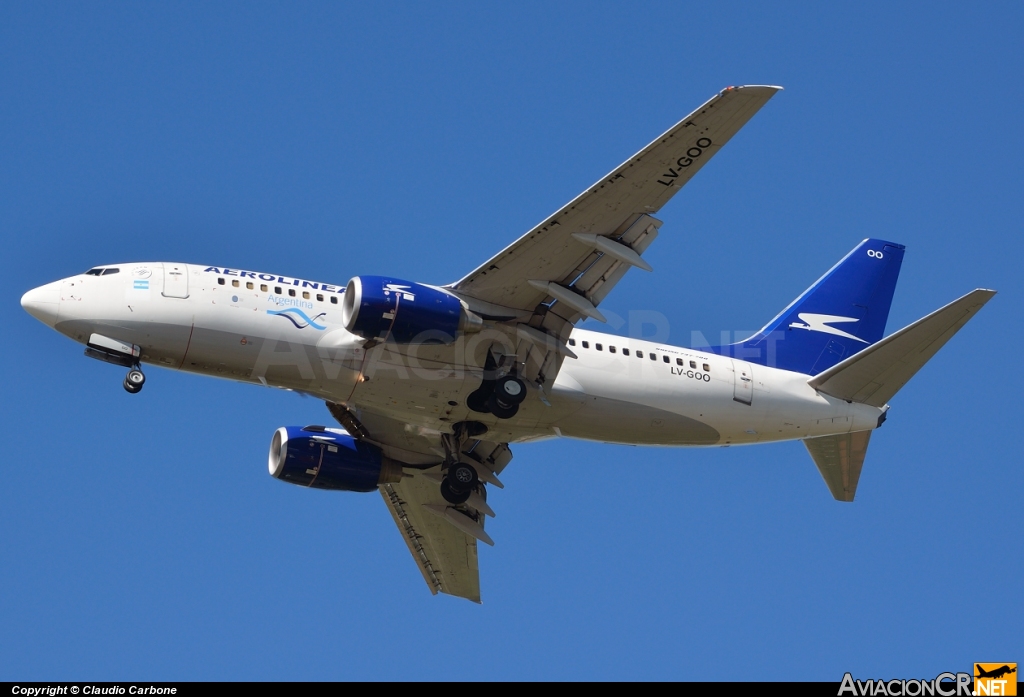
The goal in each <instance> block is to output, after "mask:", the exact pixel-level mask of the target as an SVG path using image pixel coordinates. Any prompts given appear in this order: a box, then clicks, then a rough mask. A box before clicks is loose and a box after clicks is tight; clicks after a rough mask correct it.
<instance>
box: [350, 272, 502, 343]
mask: <svg viewBox="0 0 1024 697" xmlns="http://www.w3.org/2000/svg"><path fill="white" fill-rule="evenodd" d="M341 319H342V322H343V323H344V324H345V328H346V329H348V330H349V331H350V332H352V333H353V334H356V335H357V336H361V337H363V338H364V339H383V338H389V339H391V340H392V341H395V342H397V343H399V344H450V343H451V342H453V341H455V337H456V336H457V335H458V334H460V333H464V334H465V333H471V332H478V331H480V329H481V328H482V327H483V320H481V319H480V317H478V316H477V315H476V314H474V313H473V312H470V311H469V309H468V308H467V307H466V306H465V305H464V304H463V302H462V301H461V300H459V299H458V298H457V297H455V296H454V295H452V294H451V293H447V292H445V291H443V290H441V289H439V288H433V287H431V286H425V285H423V284H422V283H412V282H410V281H402V280H398V279H394V278H385V277H383V276H356V277H354V278H353V279H352V280H350V281H349V282H348V287H347V288H346V289H345V297H344V300H343V301H342V308H341Z"/></svg>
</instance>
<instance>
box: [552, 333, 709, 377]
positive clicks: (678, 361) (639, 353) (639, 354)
mask: <svg viewBox="0 0 1024 697" xmlns="http://www.w3.org/2000/svg"><path fill="white" fill-rule="evenodd" d="M569 345H570V346H575V345H576V339H569ZM580 345H582V346H583V348H585V349H588V348H590V342H589V341H581V342H580ZM594 348H595V349H596V350H598V351H604V344H597V343H595V344H594ZM617 350H618V349H616V348H615V347H614V346H611V345H609V346H608V353H615V352H616V351H617ZM635 353H636V357H637V358H643V357H644V352H643V351H636V352H635ZM622 355H623V356H628V355H629V349H628V348H623V349H622ZM647 355H648V356H649V357H650V359H651V360H652V361H657V360H658V355H657V354H656V353H653V352H651V353H649V354H647ZM661 360H662V362H664V363H671V362H672V359H671V358H670V357H669V356H666V355H664V354H662V356H661ZM676 365H677V366H679V367H681V368H685V367H686V361H684V360H683V359H682V358H676ZM701 367H702V368H703V369H704V371H705V372H708V373H710V372H711V366H710V365H709V364H708V363H704V364H703V365H702V366H701ZM690 369H691V370H697V361H690Z"/></svg>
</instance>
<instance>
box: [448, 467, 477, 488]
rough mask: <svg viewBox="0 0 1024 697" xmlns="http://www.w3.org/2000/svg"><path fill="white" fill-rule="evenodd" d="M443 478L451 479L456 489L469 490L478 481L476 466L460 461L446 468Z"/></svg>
mask: <svg viewBox="0 0 1024 697" xmlns="http://www.w3.org/2000/svg"><path fill="white" fill-rule="evenodd" d="M445 479H448V480H451V482H452V484H453V485H454V486H455V488H456V489H459V490H463V489H464V490H467V491H470V490H472V489H473V487H475V486H476V483H477V482H478V481H480V478H479V477H478V476H477V473H476V468H475V467H472V466H470V465H467V464H465V463H462V462H460V463H459V464H457V465H452V466H451V467H449V468H448V475H447V476H446V477H445Z"/></svg>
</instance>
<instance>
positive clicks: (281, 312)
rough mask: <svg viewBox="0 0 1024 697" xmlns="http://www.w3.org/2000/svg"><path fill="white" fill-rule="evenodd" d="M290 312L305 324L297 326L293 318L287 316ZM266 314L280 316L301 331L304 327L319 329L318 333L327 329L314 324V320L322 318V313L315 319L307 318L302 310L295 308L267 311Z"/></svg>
mask: <svg viewBox="0 0 1024 697" xmlns="http://www.w3.org/2000/svg"><path fill="white" fill-rule="evenodd" d="M291 312H294V313H295V314H297V315H298V316H299V317H301V318H302V319H303V320H304V321H305V322H306V323H305V324H299V323H298V322H296V321H295V318H294V317H292V316H291V315H290V314H289V313H291ZM267 314H268V315H280V316H281V317H286V318H287V319H288V320H290V321H291V323H292V324H294V325H295V327H296V328H297V329H303V328H305V327H313V329H319V330H320V331H323V330H324V329H327V327H325V326H324V325H322V324H317V323H316V320H318V319H320V318H321V317H323V316H324V314H326V313H324V312H321V313H320V314H319V315H317V316H316V317H313V318H312V319H310V318H309V317H307V316H306V313H305V312H303V311H302V310H299V309H297V308H294V307H289V308H288V309H287V310H267Z"/></svg>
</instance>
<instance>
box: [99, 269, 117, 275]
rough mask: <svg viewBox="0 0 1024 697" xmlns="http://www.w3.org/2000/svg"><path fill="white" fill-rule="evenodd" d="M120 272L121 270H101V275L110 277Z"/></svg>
mask: <svg viewBox="0 0 1024 697" xmlns="http://www.w3.org/2000/svg"><path fill="white" fill-rule="evenodd" d="M120 270H121V269H103V275H104V276H111V275H113V274H115V273H117V272H118V271H120Z"/></svg>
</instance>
